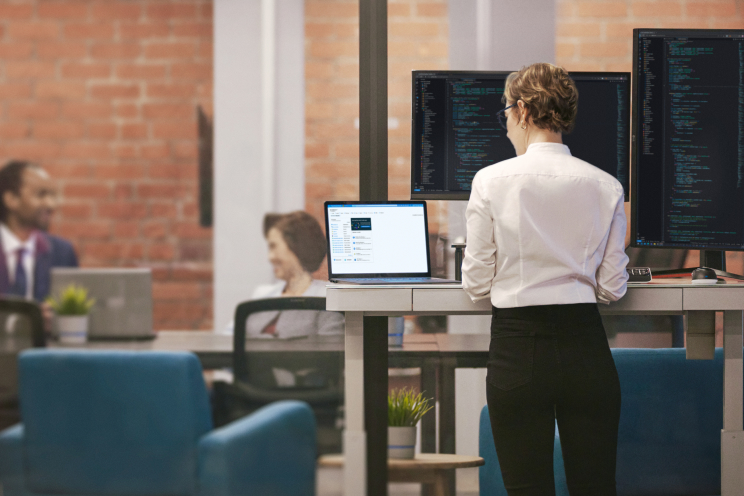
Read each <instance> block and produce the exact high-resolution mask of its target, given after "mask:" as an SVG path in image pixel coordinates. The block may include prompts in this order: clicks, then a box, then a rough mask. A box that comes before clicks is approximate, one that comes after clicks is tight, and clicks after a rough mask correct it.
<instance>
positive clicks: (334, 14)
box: [305, 2, 359, 20]
mask: <svg viewBox="0 0 744 496" xmlns="http://www.w3.org/2000/svg"><path fill="white" fill-rule="evenodd" d="M313 17H319V18H324V19H325V18H342V19H343V18H346V19H350V20H352V19H353V20H357V19H359V7H358V6H357V4H356V2H354V3H336V2H307V3H306V5H305V19H311V18H313Z"/></svg>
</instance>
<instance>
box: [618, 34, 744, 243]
mask: <svg viewBox="0 0 744 496" xmlns="http://www.w3.org/2000/svg"><path fill="white" fill-rule="evenodd" d="M647 32H654V33H659V34H660V35H668V36H677V37H684V36H685V35H690V36H691V37H705V36H706V35H708V37H710V38H725V36H721V34H725V33H739V34H740V35H741V36H739V37H744V29H675V28H672V29H662V28H635V29H633V66H632V67H631V71H632V73H631V82H632V85H633V86H632V89H631V91H632V93H631V102H630V106H631V110H630V113H631V117H630V136H631V142H630V197H631V202H630V245H629V246H630V247H632V248H644V249H661V250H711V251H744V248H742V247H738V248H737V247H729V246H720V247H710V245H666V244H665V245H644V244H639V243H638V221H637V218H638V202H637V198H638V187H639V184H638V161H637V150H638V135H639V134H640V129H639V127H640V126H638V125H637V122H638V104H639V102H640V100H639V94H638V92H639V88H638V66H639V63H640V62H639V58H638V57H639V51H638V45H639V41H640V39H641V33H647Z"/></svg>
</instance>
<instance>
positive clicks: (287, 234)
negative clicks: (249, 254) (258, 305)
mask: <svg viewBox="0 0 744 496" xmlns="http://www.w3.org/2000/svg"><path fill="white" fill-rule="evenodd" d="M263 232H264V237H265V238H266V242H267V243H268V248H269V262H270V263H271V265H272V267H273V269H274V275H275V276H276V278H277V279H279V282H277V283H276V284H270V285H262V286H259V287H258V288H256V290H255V291H254V292H253V296H252V299H260V298H276V297H281V296H287V297H289V296H320V297H325V294H326V284H327V282H326V281H321V280H318V279H313V275H312V274H313V272H315V271H316V270H318V268H319V267H320V265H321V264H322V263H323V259H324V258H325V255H326V239H325V235H324V234H323V231H322V230H321V228H320V225H319V224H318V221H317V220H315V218H314V217H312V216H311V215H310V214H308V213H307V212H302V211H297V212H291V213H288V214H266V216H265V217H264V226H263ZM343 332H344V319H343V316H341V315H340V314H338V313H335V312H322V311H312V310H285V311H283V312H279V311H269V312H260V313H256V314H253V315H251V316H249V317H248V322H247V323H246V337H248V338H262V337H265V338H280V339H289V338H296V337H302V336H311V335H328V334H343Z"/></svg>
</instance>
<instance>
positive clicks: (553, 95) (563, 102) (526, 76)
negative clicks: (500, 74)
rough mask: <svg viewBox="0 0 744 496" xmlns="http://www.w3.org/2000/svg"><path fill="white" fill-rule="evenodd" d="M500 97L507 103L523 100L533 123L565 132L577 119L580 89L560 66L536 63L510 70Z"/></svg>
mask: <svg viewBox="0 0 744 496" xmlns="http://www.w3.org/2000/svg"><path fill="white" fill-rule="evenodd" d="M502 100H503V102H504V103H507V104H508V105H511V104H513V103H517V101H518V100H522V101H523V102H524V107H525V109H527V110H528V111H529V115H530V118H531V119H532V123H533V124H535V126H537V127H538V128H540V129H549V130H551V131H553V132H556V133H565V134H568V133H570V132H571V131H572V130H573V127H574V123H575V121H576V112H577V111H578V105H579V90H578V89H576V84H575V83H574V82H573V80H572V79H571V78H570V77H569V76H568V73H567V72H566V70H565V69H564V68H563V67H558V66H555V65H553V64H546V63H537V64H532V65H530V66H528V67H523V68H522V70H520V71H519V72H512V73H511V74H509V76H508V77H507V78H506V84H505V85H504V96H503V98H502ZM520 120H521V119H520Z"/></svg>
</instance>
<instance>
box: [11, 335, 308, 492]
mask: <svg viewBox="0 0 744 496" xmlns="http://www.w3.org/2000/svg"><path fill="white" fill-rule="evenodd" d="M18 364H19V374H20V402H21V411H22V416H23V423H22V424H18V425H16V426H13V427H10V428H8V429H6V430H4V431H2V432H0V486H2V492H3V494H4V495H5V496H33V495H39V496H41V495H49V494H56V495H81V494H88V495H92V494H95V495H99V496H144V495H181V496H197V495H198V496H221V495H227V494H256V495H267V496H268V495H271V496H311V495H314V494H315V458H316V452H317V449H316V446H315V420H314V418H313V413H312V411H311V410H310V407H309V406H308V405H306V404H303V403H301V402H299V401H283V402H277V403H273V404H271V405H268V406H266V407H264V408H262V409H261V410H260V411H257V412H255V413H254V414H253V415H250V416H248V417H245V418H242V419H240V420H238V421H236V422H233V423H231V424H229V425H227V426H225V427H223V428H220V429H213V423H212V418H211V415H210V413H211V412H210V405H209V396H208V393H207V389H206V387H205V385H204V378H203V376H202V368H201V364H200V363H199V360H198V359H197V358H196V356H195V355H194V354H193V353H185V352H156V351H104V350H96V351H91V350H69V349H68V350H65V349H57V350H26V351H24V352H23V353H21V355H20V357H19V360H18Z"/></svg>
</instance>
